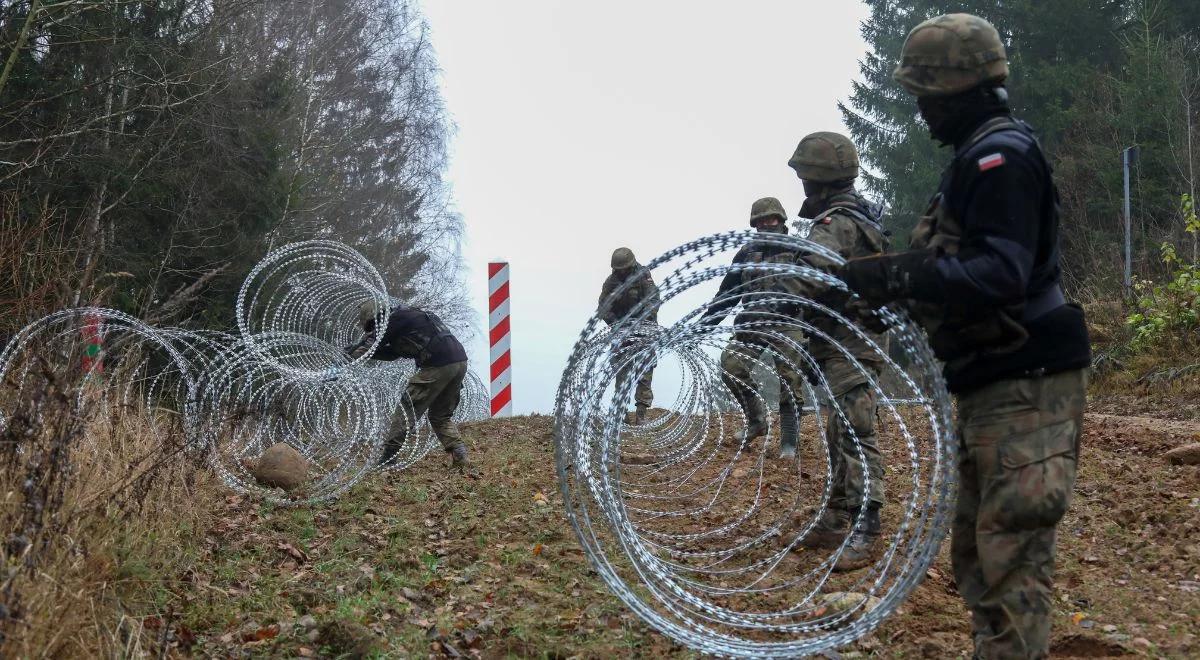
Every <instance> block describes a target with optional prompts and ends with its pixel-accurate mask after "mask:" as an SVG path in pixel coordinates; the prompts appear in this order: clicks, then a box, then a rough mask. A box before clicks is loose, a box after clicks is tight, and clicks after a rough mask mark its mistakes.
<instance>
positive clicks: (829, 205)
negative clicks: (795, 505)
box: [788, 132, 888, 571]
mask: <svg viewBox="0 0 1200 660" xmlns="http://www.w3.org/2000/svg"><path fill="white" fill-rule="evenodd" d="M788 165H789V166H791V168H792V169H794V170H795V171H796V176H797V177H799V178H800V180H801V181H802V182H803V184H804V193H805V196H806V199H805V201H804V206H803V208H802V209H801V211H800V215H801V217H802V218H806V219H807V220H802V222H806V223H808V224H809V225H810V229H809V231H808V239H809V240H810V241H813V242H815V243H818V244H820V245H822V246H824V247H827V248H829V249H830V250H832V251H834V252H836V253H838V254H839V255H841V256H842V257H843V258H846V259H852V258H855V257H866V256H873V255H878V254H883V253H884V252H886V251H887V247H888V234H887V232H886V231H885V230H884V228H883V226H882V225H881V224H880V209H879V207H878V206H877V205H875V204H872V203H871V202H869V201H867V200H866V199H864V198H863V197H862V196H861V195H859V194H858V192H857V191H856V190H855V189H854V181H855V179H857V178H858V171H859V162H858V152H857V150H856V149H855V148H854V143H853V142H851V141H850V140H849V138H847V137H845V136H844V135H839V134H837V133H826V132H820V133H813V134H811V135H808V136H806V137H805V138H804V139H803V140H801V141H800V144H799V146H797V147H796V152H795V154H793V155H792V158H791V160H789V161H788ZM801 258H802V259H803V260H804V261H805V262H806V263H808V264H809V265H811V266H813V267H814V268H819V269H821V270H825V271H828V272H832V271H835V270H836V269H837V264H835V263H833V262H831V261H830V260H828V259H826V258H824V257H821V256H819V255H816V254H804V255H802V257H801ZM816 286H819V285H818V284H815V283H814V284H812V285H809V287H810V288H813V287H816ZM822 293H823V292H821V291H815V290H814V291H807V292H805V294H806V296H807V297H810V298H814V299H817V300H821V294H822ZM826 302H829V304H831V305H836V303H834V302H832V301H826ZM836 306H837V307H838V308H839V309H837V311H839V312H841V313H843V315H845V316H846V317H847V318H851V319H860V317H859V316H858V315H857V314H855V313H854V310H851V309H846V308H844V306H843V305H836ZM861 320H862V321H864V322H867V323H870V320H869V317H867V318H861ZM811 322H812V324H813V325H814V326H815V327H817V328H818V329H819V330H821V331H822V332H824V333H825V334H827V335H828V336H829V337H830V338H831V339H832V341H833V342H834V343H830V341H826V340H824V339H819V338H817V337H811V338H810V341H811V342H812V349H811V353H812V356H813V357H814V358H815V359H816V360H817V362H818V363H819V364H820V367H821V371H822V372H823V373H824V374H825V377H826V380H827V382H828V384H829V388H830V394H831V395H832V396H833V397H834V399H835V402H834V403H835V404H836V407H837V408H838V409H840V410H841V412H842V414H843V415H845V419H843V418H842V415H838V414H836V413H834V412H833V411H832V410H830V411H829V412H828V414H827V415H826V419H827V420H828V426H827V428H826V437H827V438H829V442H830V463H831V464H830V472H832V475H833V492H832V493H831V496H830V500H829V508H828V509H827V510H826V511H825V513H824V516H823V518H822V519H821V521H820V523H819V524H818V525H817V527H816V528H814V530H813V532H812V533H811V534H810V535H809V536H808V537H806V538H805V539H804V541H803V542H802V544H803V545H805V546H807V547H810V548H836V547H838V546H840V545H841V544H842V542H843V541H844V540H845V538H846V535H847V534H850V542H849V543H848V544H847V548H846V550H845V551H844V552H843V553H842V554H841V555H840V556H839V557H838V561H837V563H836V564H835V565H834V570H837V571H847V570H854V569H857V568H862V567H864V566H866V565H868V564H870V563H871V559H872V556H873V554H874V550H875V546H876V545H877V542H878V540H879V533H880V523H879V509H880V507H882V506H883V502H884V492H883V458H882V456H881V455H880V453H879V443H878V441H877V439H876V437H875V408H876V405H875V391H874V390H873V389H872V388H871V386H870V385H869V384H868V381H867V374H866V373H864V372H863V371H862V370H861V369H859V368H857V367H856V366H855V365H854V364H853V363H851V361H850V359H849V358H847V357H846V355H845V353H843V352H842V350H839V348H838V346H840V347H842V348H843V349H846V350H847V351H848V352H849V353H850V354H851V355H853V356H854V358H855V359H857V360H858V361H859V363H860V364H861V365H862V366H863V367H865V368H866V369H867V370H869V371H870V372H871V373H873V374H874V375H876V376H878V374H879V371H880V369H881V368H882V366H883V356H881V355H880V354H879V353H878V352H877V351H876V350H874V349H873V348H871V347H870V346H869V345H868V344H867V343H866V342H865V341H864V340H863V339H862V338H861V337H859V336H858V335H857V334H855V332H854V331H853V330H852V329H851V328H848V327H846V326H845V325H843V324H841V323H838V322H835V321H833V319H831V318H830V317H828V316H818V317H817V318H814V319H812V320H811ZM876 323H878V321H876ZM877 329H882V328H877ZM864 330H865V331H866V332H867V334H868V335H870V336H871V339H872V340H873V341H874V342H875V343H876V344H877V345H879V346H882V347H884V348H885V349H886V346H887V337H886V336H884V335H880V334H875V333H872V332H870V330H866V329H865V328H864ZM860 448H861V450H862V454H863V455H864V456H865V458H866V461H865V469H864V462H863V461H862V460H860V459H859V450H860ZM867 475H869V476H870V479H869V482H870V486H869V489H870V492H866V490H867V487H868V486H867V482H868V479H867ZM864 502H865V503H866V506H867V511H866V514H865V515H864V516H863V522H862V524H860V525H858V526H857V527H855V529H854V531H853V533H851V530H850V527H851V523H852V522H853V521H855V520H857V519H858V514H859V507H860V506H862V504H863V503H864Z"/></svg>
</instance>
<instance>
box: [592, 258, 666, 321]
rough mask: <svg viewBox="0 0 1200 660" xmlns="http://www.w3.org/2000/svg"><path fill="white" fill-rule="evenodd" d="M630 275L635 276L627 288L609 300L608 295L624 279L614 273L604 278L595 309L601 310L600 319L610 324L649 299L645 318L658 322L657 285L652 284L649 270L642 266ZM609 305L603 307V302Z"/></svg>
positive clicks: (619, 286)
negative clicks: (647, 313)
mask: <svg viewBox="0 0 1200 660" xmlns="http://www.w3.org/2000/svg"><path fill="white" fill-rule="evenodd" d="M631 277H635V278H637V281H635V282H634V283H633V284H632V285H630V287H629V288H628V289H625V291H623V292H622V293H621V295H620V296H619V297H617V298H615V299H613V300H611V301H609V300H608V298H609V296H611V295H613V293H615V292H616V291H617V289H620V288H621V285H622V284H624V283H625V281H626V280H625V279H624V278H622V277H619V276H618V275H617V274H616V273H612V274H610V275H609V276H608V277H607V278H606V279H605V280H604V286H603V287H601V289H600V300H599V301H598V302H597V303H596V307H597V309H599V310H601V312H602V314H601V316H600V318H601V320H603V321H604V322H605V323H607V324H609V325H612V324H613V323H616V322H617V320H618V319H621V318H624V317H625V316H626V315H628V314H629V313H630V312H631V311H633V309H634V308H635V307H637V306H638V304H640V303H641V302H642V301H644V300H647V301H650V302H649V304H650V312H649V315H648V316H647V317H646V318H647V320H650V321H654V322H655V323H657V322H658V305H659V302H660V298H659V294H658V286H657V285H655V284H654V278H653V277H651V276H650V272H649V271H647V270H646V269H644V268H642V267H640V266H639V267H638V270H637V271H635V272H634V274H633V275H632V276H631ZM606 301H607V302H608V303H609V305H608V307H607V308H605V306H604V305H605V302H606Z"/></svg>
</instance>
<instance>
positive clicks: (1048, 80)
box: [839, 0, 1131, 234]
mask: <svg viewBox="0 0 1200 660" xmlns="http://www.w3.org/2000/svg"><path fill="white" fill-rule="evenodd" d="M867 4H868V5H869V6H870V8H871V16H870V18H868V19H867V20H866V21H865V22H864V24H863V26H862V33H863V36H864V37H865V38H866V40H867V42H868V43H869V44H870V46H871V52H869V53H868V54H867V55H866V56H865V57H864V58H863V60H862V61H861V62H860V71H861V73H862V81H861V82H856V83H855V84H854V88H853V92H852V94H851V96H850V99H849V102H848V103H843V104H840V106H839V107H840V108H841V110H842V114H843V118H844V120H845V122H846V125H847V126H848V127H849V128H850V132H851V134H852V136H853V137H854V139H855V141H856V142H857V143H858V145H859V148H860V149H861V150H862V152H863V157H864V160H865V162H866V164H867V166H868V168H869V169H870V171H869V172H868V174H867V175H866V184H867V187H868V188H870V189H871V190H872V191H873V192H875V193H876V194H877V195H880V196H881V197H882V198H883V201H884V202H885V203H886V204H887V205H888V207H889V209H890V215H891V217H892V219H891V225H892V229H893V231H895V232H896V233H898V234H899V233H902V232H905V231H906V230H907V229H909V228H911V227H912V225H913V224H914V223H915V221H916V218H917V216H918V215H919V214H920V213H921V211H922V210H923V209H924V206H925V204H926V202H927V200H928V198H929V196H930V194H931V193H932V192H933V190H934V189H935V188H936V185H937V181H938V177H939V172H940V171H941V169H942V168H943V166H944V165H945V163H946V162H947V160H948V159H949V157H950V155H949V153H948V150H947V149H944V148H939V147H937V146H936V145H935V144H933V143H932V142H931V140H930V138H929V134H928V131H927V130H926V128H925V126H924V124H923V123H922V122H921V121H920V119H919V118H918V117H917V112H916V104H915V102H914V99H913V98H912V97H911V96H909V95H908V94H906V93H905V92H904V90H903V89H902V88H901V87H900V86H899V85H898V84H896V83H895V82H894V81H893V80H892V78H891V74H892V71H893V70H894V68H895V66H896V63H897V62H898V61H899V59H900V50H901V48H902V47H903V44H904V39H905V37H906V36H907V34H908V32H909V30H911V29H912V28H913V27H914V26H916V25H917V24H918V23H919V22H921V21H923V20H925V19H927V18H930V17H932V16H936V15H938V14H943V13H949V12H968V13H973V14H976V15H978V16H981V17H983V18H985V19H987V20H988V21H990V22H991V23H992V24H993V25H995V26H996V28H997V30H998V31H999V32H1000V35H1001V38H1002V39H1004V41H1005V43H1006V47H1007V49H1008V54H1009V61H1010V69H1011V77H1010V78H1009V81H1008V83H1007V86H1008V88H1009V92H1010V98H1011V99H1012V102H1013V109H1014V111H1015V113H1016V114H1017V115H1018V116H1019V117H1021V118H1022V119H1024V120H1026V121H1028V122H1030V123H1031V124H1033V126H1034V127H1035V129H1036V130H1037V131H1038V133H1039V135H1040V137H1041V138H1042V140H1043V142H1044V143H1045V144H1046V145H1047V147H1048V148H1049V149H1050V150H1051V152H1053V149H1054V147H1055V146H1056V144H1057V142H1058V140H1060V139H1061V137H1062V135H1063V133H1064V131H1066V130H1067V128H1068V127H1069V126H1070V125H1071V124H1072V122H1073V121H1074V120H1075V114H1074V113H1075V112H1077V110H1076V109H1075V104H1074V99H1075V96H1076V94H1077V93H1078V92H1079V91H1080V90H1082V89H1086V88H1087V86H1088V85H1089V84H1090V81H1093V80H1095V78H1096V77H1097V76H1100V75H1102V74H1103V72H1104V71H1106V70H1107V69H1108V68H1109V67H1112V66H1114V64H1116V63H1118V62H1119V61H1120V60H1121V57H1122V50H1121V44H1120V41H1119V40H1118V39H1117V34H1118V31H1119V30H1120V29H1121V28H1122V26H1123V25H1124V24H1125V21H1126V20H1127V19H1128V16H1129V7H1128V5H1130V4H1131V3H1130V0H1062V1H1060V2H1054V3H1045V2H1034V1H1033V0H1022V1H1020V2H1002V3H997V2H994V0H993V1H985V0H969V1H967V2H956V3H950V2H937V1H934V2H930V1H923V0H909V1H897V0H868V2H867Z"/></svg>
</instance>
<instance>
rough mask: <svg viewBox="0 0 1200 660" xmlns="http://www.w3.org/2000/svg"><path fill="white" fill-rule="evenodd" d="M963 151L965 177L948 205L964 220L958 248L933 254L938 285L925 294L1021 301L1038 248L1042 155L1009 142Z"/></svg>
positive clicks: (982, 301)
mask: <svg viewBox="0 0 1200 660" xmlns="http://www.w3.org/2000/svg"><path fill="white" fill-rule="evenodd" d="M1010 140H1011V138H1010ZM967 156H968V157H967V158H964V160H963V162H962V163H961V167H962V168H963V170H964V171H963V173H962V174H960V176H964V177H965V180H964V181H963V184H962V185H961V186H959V187H958V191H961V192H957V191H956V194H955V198H956V200H955V201H956V202H957V203H958V204H960V205H961V207H960V208H954V209H952V210H953V211H954V212H955V213H956V214H958V217H959V218H961V222H962V225H963V236H962V240H961V242H960V245H959V251H958V254H956V255H954V256H942V257H940V258H939V259H937V261H936V262H935V266H936V271H937V279H939V280H940V281H941V284H942V286H940V287H932V288H933V289H934V290H932V291H928V292H924V293H925V296H924V299H928V300H930V301H931V302H942V301H946V300H954V301H959V302H967V303H969V304H978V305H981V306H998V305H1005V304H1011V303H1015V302H1020V301H1021V300H1022V299H1023V298H1024V296H1025V290H1026V288H1027V287H1028V285H1029V278H1030V275H1031V273H1032V271H1033V264H1034V255H1035V254H1036V253H1037V249H1038V235H1039V230H1040V227H1039V224H1040V223H1039V222H1038V218H1040V217H1041V215H1042V213H1041V212H1042V209H1041V208H1040V205H1041V202H1042V200H1043V198H1044V194H1045V192H1046V191H1045V181H1046V178H1047V177H1046V172H1045V171H1044V168H1043V166H1042V163H1041V162H1040V159H1035V158H1031V157H1030V154H1029V153H1028V152H1027V151H1026V150H1024V149H1019V148H1014V146H1011V145H1009V144H1004V143H1002V144H999V145H994V144H989V143H988V142H985V143H983V144H981V145H979V146H978V147H976V148H975V149H973V150H972V153H970V154H968V155H967Z"/></svg>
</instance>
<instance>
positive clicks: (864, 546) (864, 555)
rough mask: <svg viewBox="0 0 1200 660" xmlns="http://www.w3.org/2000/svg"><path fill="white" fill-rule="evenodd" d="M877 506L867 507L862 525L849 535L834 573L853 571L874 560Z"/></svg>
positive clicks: (877, 525)
mask: <svg viewBox="0 0 1200 660" xmlns="http://www.w3.org/2000/svg"><path fill="white" fill-rule="evenodd" d="M879 533H880V524H879V505H878V504H870V505H867V515H865V516H863V521H862V524H861V525H859V526H858V527H857V528H855V530H854V533H853V534H851V535H850V543H849V544H847V547H846V551H845V552H843V553H842V556H840V557H838V560H837V563H836V564H834V565H833V570H834V571H835V572H839V573H840V572H844V571H854V570H858V569H860V568H863V567H865V566H869V565H870V564H871V562H872V561H873V560H874V559H875V546H876V545H878V544H879Z"/></svg>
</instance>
